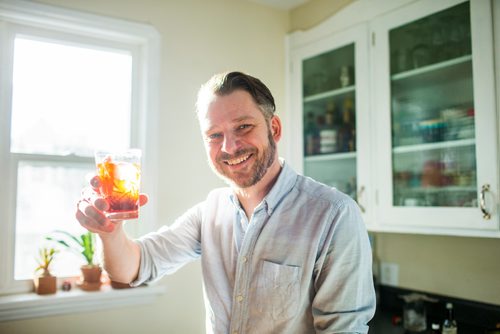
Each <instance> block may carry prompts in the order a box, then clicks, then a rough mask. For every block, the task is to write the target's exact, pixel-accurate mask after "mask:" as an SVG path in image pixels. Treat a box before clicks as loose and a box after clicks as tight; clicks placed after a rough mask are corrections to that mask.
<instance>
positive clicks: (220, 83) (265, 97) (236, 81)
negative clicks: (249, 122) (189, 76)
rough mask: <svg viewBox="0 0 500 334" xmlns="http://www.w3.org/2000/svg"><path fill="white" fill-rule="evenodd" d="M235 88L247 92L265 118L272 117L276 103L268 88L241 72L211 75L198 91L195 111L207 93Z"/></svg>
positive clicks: (233, 89)
mask: <svg viewBox="0 0 500 334" xmlns="http://www.w3.org/2000/svg"><path fill="white" fill-rule="evenodd" d="M236 90H243V91H245V92H248V93H249V94H250V95H251V96H252V98H253V100H254V101H255V103H256V104H257V105H258V106H259V109H260V110H261V111H262V113H263V115H264V117H265V118H266V119H267V120H270V119H271V118H272V117H273V115H274V112H275V111H276V105H275V103H274V97H273V95H272V94H271V91H270V90H269V88H267V86H266V85H264V83H262V81H260V80H259V79H257V78H255V77H253V76H251V75H248V74H245V73H242V72H225V73H220V74H216V75H214V76H212V77H211V78H210V79H209V80H208V81H207V82H206V83H205V84H204V85H202V86H201V88H200V90H199V91H198V100H197V101H196V112H197V113H198V112H199V111H200V108H201V107H202V106H203V104H204V101H205V100H206V98H207V94H214V95H218V96H224V95H228V94H231V93H232V92H234V91H236Z"/></svg>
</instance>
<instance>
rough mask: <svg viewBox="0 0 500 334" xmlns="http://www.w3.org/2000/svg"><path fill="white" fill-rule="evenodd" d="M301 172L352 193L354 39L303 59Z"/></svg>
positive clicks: (353, 170) (353, 172)
mask: <svg viewBox="0 0 500 334" xmlns="http://www.w3.org/2000/svg"><path fill="white" fill-rule="evenodd" d="M302 75H303V80H302V85H303V87H302V94H303V109H302V110H303V115H302V116H303V119H302V122H303V124H304V126H303V129H304V133H303V144H304V148H303V151H304V160H303V161H304V174H305V175H307V176H311V177H312V178H314V179H315V180H317V181H320V182H323V183H325V184H327V185H330V186H332V187H335V188H337V189H339V190H341V191H342V192H344V193H346V194H348V195H350V196H352V197H353V198H356V188H357V187H356V107H355V103H354V101H355V93H356V92H355V64H354V43H351V44H349V45H346V46H343V47H340V48H337V49H334V50H331V51H328V52H326V53H323V54H320V55H317V56H314V57H311V58H307V59H304V60H303V61H302Z"/></svg>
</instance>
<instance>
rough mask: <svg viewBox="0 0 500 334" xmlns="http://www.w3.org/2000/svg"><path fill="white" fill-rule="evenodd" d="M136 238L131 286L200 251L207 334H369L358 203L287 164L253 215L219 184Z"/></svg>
mask: <svg viewBox="0 0 500 334" xmlns="http://www.w3.org/2000/svg"><path fill="white" fill-rule="evenodd" d="M137 242H138V243H139V245H140V247H141V265H140V270H139V277H138V279H137V280H136V281H135V282H134V283H133V285H138V284H141V283H143V282H149V281H153V280H155V279H158V278H160V277H161V276H162V275H164V274H168V273H172V272H174V271H176V270H177V269H178V268H180V267H181V266H182V265H184V264H185V263H187V262H189V261H192V260H195V259H197V258H200V257H201V262H202V271H203V285H204V292H205V304H206V309H207V317H208V318H209V322H208V323H210V324H211V327H210V328H207V332H208V333H215V334H222V333H231V334H233V333H239V334H244V333H255V334H266V333H284V334H294V333H297V334H306V333H367V331H368V326H367V323H368V321H369V320H370V319H371V318H372V316H373V314H374V312H375V293H374V288H373V280H372V271H371V261H372V257H371V249H370V244H369V240H368V235H367V232H366V229H365V226H364V223H363V221H362V218H361V216H360V212H359V209H358V206H357V205H356V203H355V202H354V201H353V200H352V199H351V198H350V197H348V196H346V195H344V194H343V193H341V192H339V191H338V190H336V189H334V188H330V187H327V186H325V185H323V184H320V183H318V182H315V181H313V180H312V179H310V178H307V177H304V176H301V175H298V174H297V173H296V172H295V171H293V170H292V169H291V168H290V167H289V166H288V165H287V164H286V163H283V168H282V170H281V172H280V175H279V177H278V180H277V181H276V183H275V185H274V186H273V188H272V189H271V191H270V192H269V193H268V194H267V196H266V197H265V198H264V199H263V200H262V202H261V203H260V204H259V205H258V206H257V207H256V208H255V210H254V212H253V214H252V216H251V217H250V219H249V220H248V219H247V217H246V215H245V213H244V211H243V209H242V208H241V206H240V204H239V201H238V199H237V197H236V196H235V195H234V193H233V192H232V190H231V189H230V188H221V189H216V190H214V191H212V192H210V194H209V195H208V197H207V199H206V200H205V201H204V202H202V203H200V204H198V205H196V206H194V207H193V208H191V209H190V210H189V211H187V212H186V213H185V214H184V215H183V216H181V217H180V218H179V219H177V220H176V222H175V223H174V224H173V225H172V226H165V227H163V228H161V229H160V230H159V231H158V232H156V233H150V234H148V235H146V236H144V237H142V238H141V239H140V240H138V241H137Z"/></svg>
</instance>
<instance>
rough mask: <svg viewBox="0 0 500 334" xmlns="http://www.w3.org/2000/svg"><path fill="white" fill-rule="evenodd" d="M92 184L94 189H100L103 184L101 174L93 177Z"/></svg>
mask: <svg viewBox="0 0 500 334" xmlns="http://www.w3.org/2000/svg"><path fill="white" fill-rule="evenodd" d="M90 185H91V186H92V187H93V188H94V190H98V189H99V187H100V186H101V179H99V176H97V175H95V176H94V177H93V178H91V179H90Z"/></svg>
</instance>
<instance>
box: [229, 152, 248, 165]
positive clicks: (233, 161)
mask: <svg viewBox="0 0 500 334" xmlns="http://www.w3.org/2000/svg"><path fill="white" fill-rule="evenodd" d="M251 155H252V154H251V153H249V154H245V155H242V156H239V157H237V158H234V159H229V160H224V163H225V164H226V165H229V166H234V165H239V164H240V163H242V162H244V161H247V160H248V158H250V156H251Z"/></svg>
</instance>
